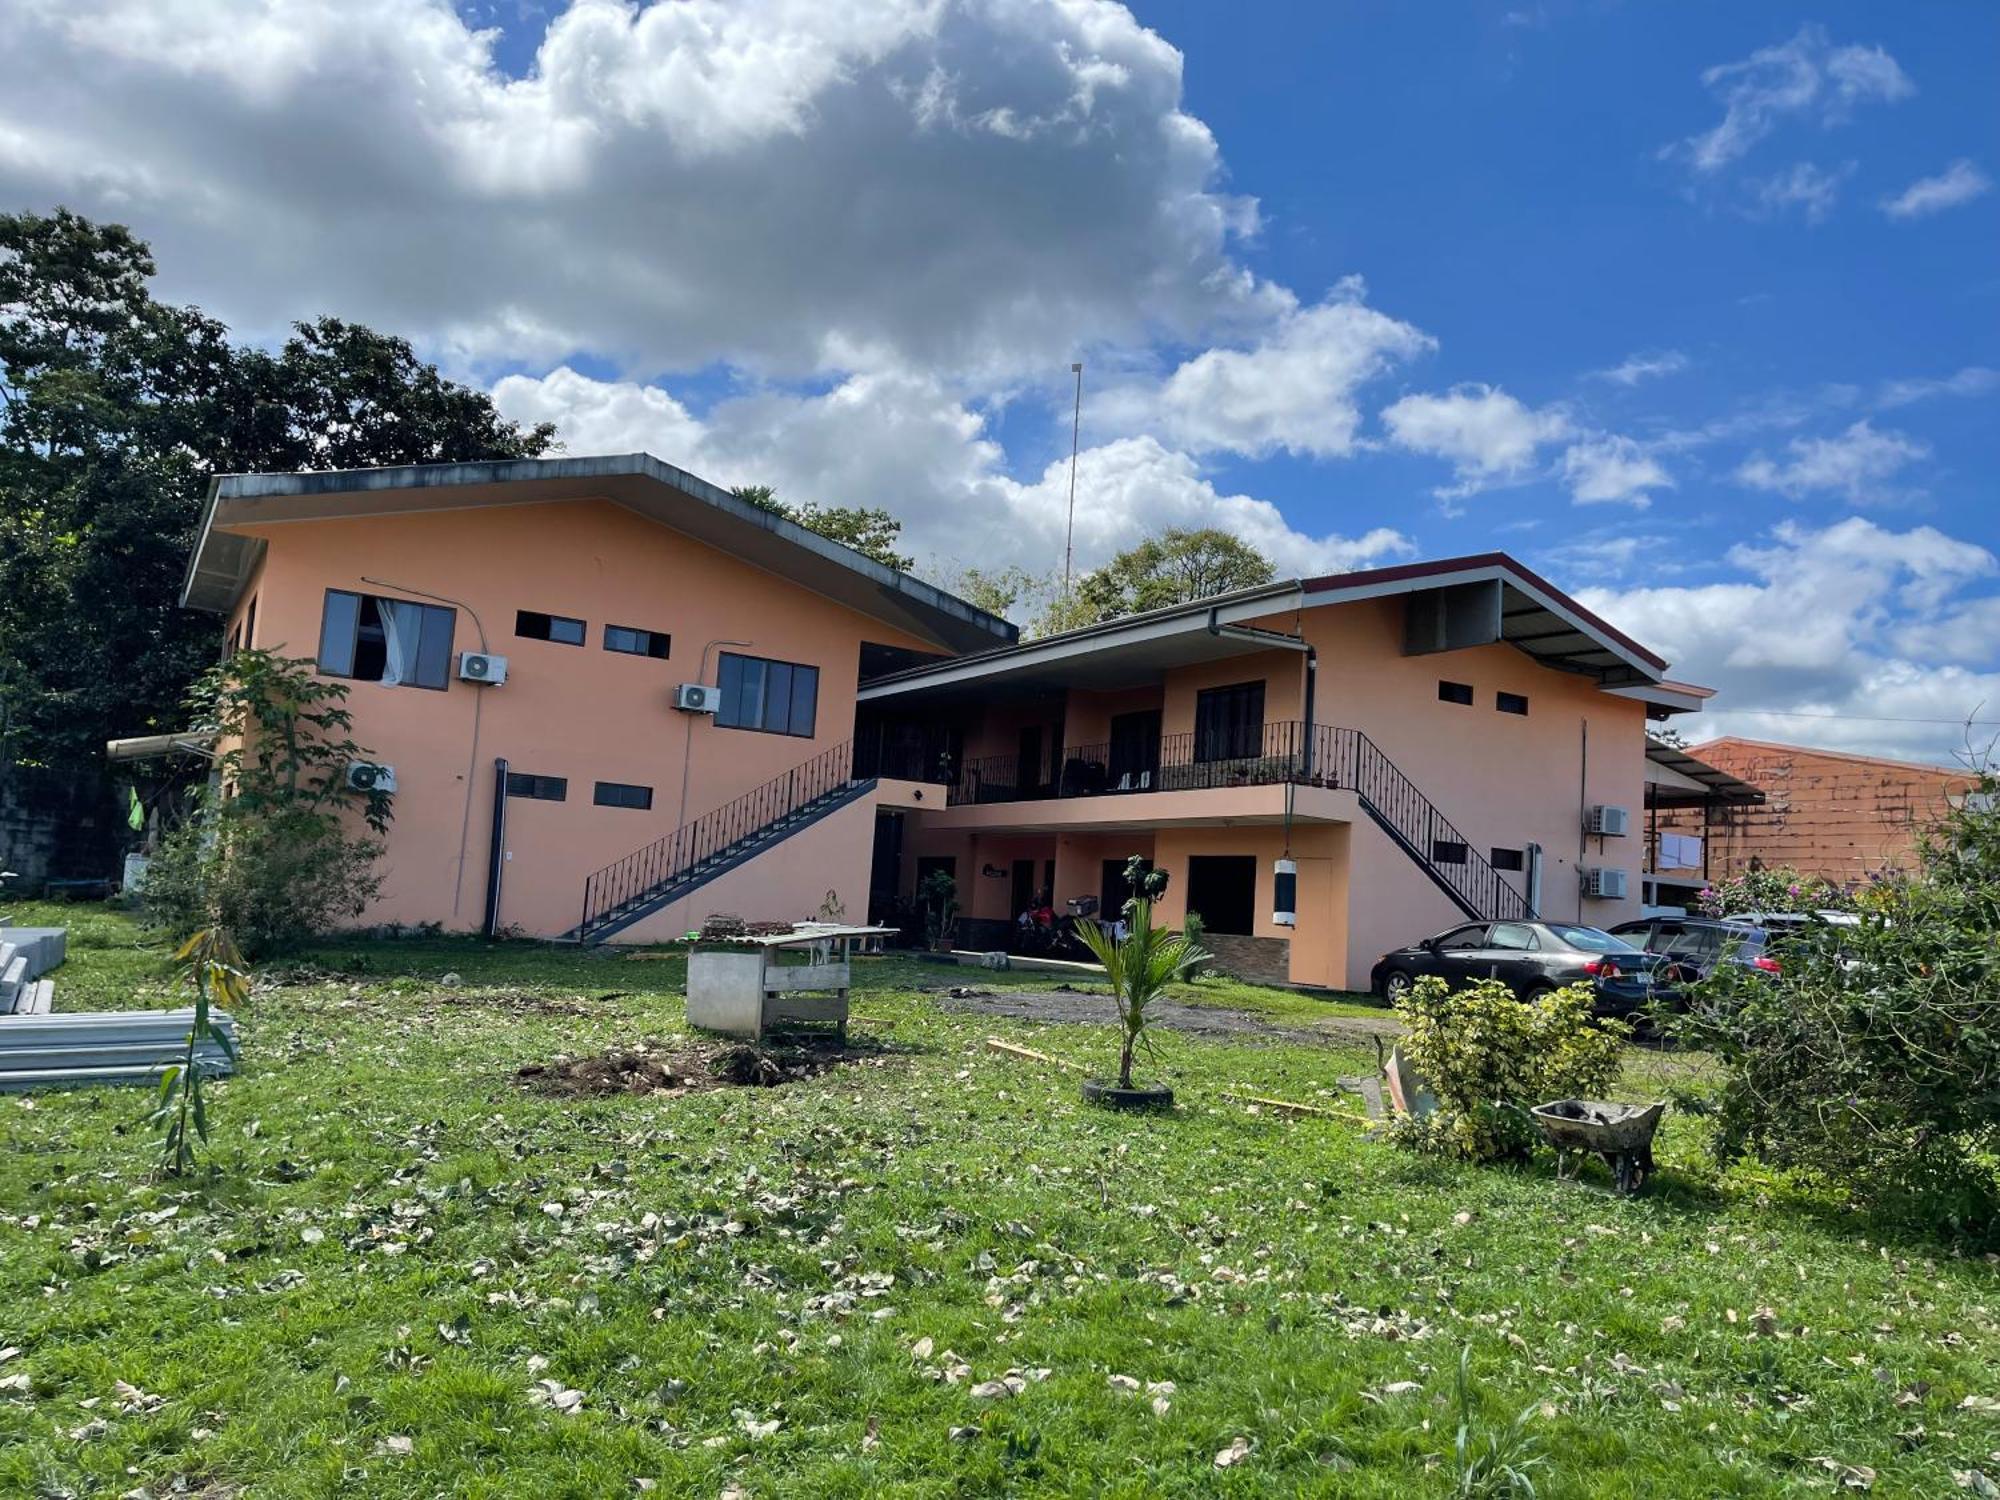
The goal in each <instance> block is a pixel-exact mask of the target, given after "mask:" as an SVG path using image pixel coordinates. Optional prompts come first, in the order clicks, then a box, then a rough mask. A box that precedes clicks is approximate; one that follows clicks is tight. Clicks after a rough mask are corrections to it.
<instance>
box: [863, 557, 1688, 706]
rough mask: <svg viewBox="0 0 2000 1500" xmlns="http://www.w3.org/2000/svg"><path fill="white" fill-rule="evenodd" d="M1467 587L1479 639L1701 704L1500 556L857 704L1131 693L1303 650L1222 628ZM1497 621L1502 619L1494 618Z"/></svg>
mask: <svg viewBox="0 0 2000 1500" xmlns="http://www.w3.org/2000/svg"><path fill="white" fill-rule="evenodd" d="M1468 585H1472V586H1490V588H1488V589H1484V590H1483V591H1482V592H1481V597H1482V598H1483V599H1485V600H1486V601H1487V603H1488V605H1489V606H1490V605H1492V604H1493V603H1494V602H1495V601H1496V593H1495V592H1494V591H1497V605H1498V608H1497V610H1495V611H1494V612H1493V616H1489V629H1488V633H1486V634H1485V635H1484V636H1483V637H1482V643H1484V644H1492V643H1495V642H1499V643H1504V644H1506V645H1509V646H1513V647H1514V648H1515V649H1517V650H1519V651H1522V652H1524V653H1526V654H1527V655H1528V656H1530V657H1533V658H1534V659H1535V660H1536V661H1539V662H1541V663H1542V664H1543V665H1544V666H1548V667H1553V668H1556V669H1557V670H1559V671H1568V672H1576V673H1580V674H1582V675H1585V676H1589V677H1592V678H1595V679H1596V680H1597V682H1598V683H1599V684H1600V685H1602V686H1603V687H1604V688H1605V690H1606V691H1608V692H1623V693H1625V694H1626V695H1627V696H1631V697H1635V698H1642V699H1644V701H1646V703H1647V704H1648V708H1649V711H1657V710H1659V709H1665V710H1667V711H1669V712H1676V711H1678V712H1685V711H1689V710H1691V709H1695V708H1699V707H1700V702H1701V697H1702V696H1703V695H1704V694H1705V692H1706V690H1705V689H1701V688H1690V687H1686V686H1685V685H1681V684H1674V685H1671V686H1670V687H1665V688H1663V687H1662V686H1661V679H1662V678H1664V677H1665V675H1666V671H1667V663H1666V662H1665V660H1663V659H1662V658H1661V657H1658V656H1656V655H1654V654H1653V653H1652V652H1650V651H1648V650H1647V649H1646V648H1645V647H1643V646H1641V645H1639V644H1638V642H1636V641H1634V640H1632V639H1631V637H1629V636H1627V635H1625V634H1623V633H1622V632H1621V631H1619V630H1617V629H1616V628H1614V627H1613V626H1611V625H1609V624H1607V623H1606V622H1605V621H1603V620H1601V619H1599V618H1598V617H1597V616H1596V615H1595V614H1593V613H1591V612H1590V611H1589V610H1587V609H1585V608H1584V607H1583V606H1582V605H1581V604H1579V603H1577V602H1576V601H1575V600H1574V599H1571V598H1570V597H1569V596H1568V595H1567V594H1564V593H1563V592H1562V591H1561V590H1559V589H1557V588H1556V587H1555V586H1554V585H1553V584H1550V583H1548V582H1547V581H1546V580H1544V579H1542V578H1540V577H1539V576H1537V575H1536V574H1534V573H1532V572H1530V571H1529V570H1528V569H1527V568H1525V567H1523V566H1522V565H1521V564H1520V563H1518V562H1516V561H1514V559H1513V558H1511V557H1508V556H1507V555H1506V554H1505V553H1502V552H1484V553H1479V554H1476V555H1474V556H1471V557H1456V558H1446V559H1443V560H1441V561H1438V562H1431V563H1410V564H1407V565H1404V566H1399V567H1392V568H1371V569H1366V570H1364V571H1361V572H1357V573H1335V574H1332V575H1330V576H1328V577H1324V578H1312V579H1303V580H1292V581H1286V582H1279V583H1269V584H1263V585H1260V586H1259V587H1256V588H1250V589H1239V590H1237V591H1236V592H1234V593H1229V594H1218V595H1216V596H1215V597H1213V598H1209V599H1199V600H1195V601H1193V602H1192V603H1188V604H1177V605H1173V606H1171V607H1169V608H1166V609H1157V610H1152V611H1149V612H1147V613H1145V614H1138V615H1126V616H1123V617H1121V618H1119V619H1116V620H1108V621H1105V622H1104V623H1102V624H1099V625H1091V626H1086V627H1085V628H1083V629H1081V630H1070V631H1065V632H1063V633H1062V634H1060V635H1051V636H1044V637H1043V638H1042V639H1040V640H1035V641H1026V642H1023V643H1021V644H1018V645H1014V646H1008V647H1003V648H1001V649H998V650H993V651H988V652H985V653H983V654H981V655H978V656H968V657H961V658H959V659H957V660H955V661H949V662H940V663H938V664H936V665H934V666H922V667H913V668H911V669H910V670H908V671H905V672H897V673H894V674H892V675H890V676H887V677H881V678H877V679H876V680H875V681H873V682H871V683H869V684H868V685H867V686H866V687H864V688H863V689H862V690H861V694H860V697H861V700H862V701H863V702H870V701H882V700H887V699H892V698H900V697H907V696H912V695H921V696H923V697H924V698H925V699H926V700H927V701H939V700H944V699H950V698H952V697H973V696H985V695H986V694H988V693H989V692H994V691H1000V692H1030V691H1042V690H1053V689H1056V688H1065V687H1076V688H1086V689H1088V688H1110V687H1123V686H1132V685H1136V684H1139V683H1143V682H1147V681H1150V680H1156V679H1157V678H1158V677H1159V676H1161V675H1162V674H1163V673H1164V672H1165V671H1166V670H1167V669H1168V668H1170V667H1177V666H1187V665H1191V664H1193V663H1197V662H1204V661H1213V660H1217V659H1219V658H1222V657H1229V656H1241V655H1245V654H1247V653H1250V652H1254V651H1262V650H1269V649H1270V648H1271V647H1273V646H1277V645H1287V644H1289V645H1292V646H1294V647H1296V645H1297V642H1296V641H1291V642H1286V641H1283V640H1281V639H1279V638H1278V637H1276V636H1272V637H1270V638H1267V639H1265V640H1263V641H1258V640H1255V639H1248V638H1244V637H1242V636H1239V635H1233V634H1230V633H1229V632H1228V631H1227V630H1226V629H1222V628H1221V627H1229V626H1243V625H1245V624H1247V623H1248V622H1250V621H1252V620H1257V619H1262V618H1265V617H1268V616H1271V615H1276V614H1285V613H1289V612H1292V611H1295V610H1299V609H1314V608H1318V607H1319V606H1321V605H1329V604H1347V603H1354V602H1357V601H1360V600H1365V599H1376V598H1383V597H1387V596H1390V595H1395V594H1421V593H1430V592H1434V591H1442V590H1461V589H1464V588H1465V587H1466V586H1468ZM1495 617H1497V623H1491V621H1492V620H1493V619H1494V618H1495Z"/></svg>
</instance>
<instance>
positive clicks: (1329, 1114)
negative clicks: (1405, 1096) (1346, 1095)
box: [1222, 1090, 1368, 1125]
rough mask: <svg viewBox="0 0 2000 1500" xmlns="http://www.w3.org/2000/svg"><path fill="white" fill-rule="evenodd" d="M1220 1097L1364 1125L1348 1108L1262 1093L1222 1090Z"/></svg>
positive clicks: (1365, 1122) (1361, 1119) (1363, 1121)
mask: <svg viewBox="0 0 2000 1500" xmlns="http://www.w3.org/2000/svg"><path fill="white" fill-rule="evenodd" d="M1222 1097H1223V1098H1224V1099H1227V1100H1228V1101H1229V1102H1230V1103H1231V1104H1256V1105H1261V1106H1262V1107H1263V1108H1265V1109H1275V1110H1277V1111H1279V1112H1280V1113H1282V1114H1288V1115H1314V1116H1318V1117H1322V1118H1325V1119H1329V1120H1346V1121H1348V1122H1349V1123H1350V1124H1354V1125H1366V1124H1367V1123H1368V1122H1367V1120H1365V1119H1364V1118H1362V1116H1360V1115H1357V1114H1355V1113H1354V1111H1353V1110H1350V1109H1329V1108H1327V1107H1326V1106H1325V1105H1322V1104H1294V1103H1293V1102H1292V1101H1291V1100H1289V1099H1266V1098H1265V1097H1264V1096H1263V1095H1262V1094H1236V1093H1230V1092H1228V1091H1226V1090H1225V1091H1224V1093H1223V1095H1222Z"/></svg>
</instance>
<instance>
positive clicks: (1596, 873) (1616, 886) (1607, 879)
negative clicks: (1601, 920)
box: [1583, 865, 1625, 901]
mask: <svg viewBox="0 0 2000 1500" xmlns="http://www.w3.org/2000/svg"><path fill="white" fill-rule="evenodd" d="M1583 893H1584V895H1586V896H1596V897H1597V898H1599V899H1600V900H1603V901H1623V900H1624V899H1625V872H1624V871H1623V870H1611V869H1606V868H1605V867H1603V866H1601V865H1593V866H1591V867H1590V868H1589V869H1586V870H1585V871H1584V872H1583Z"/></svg>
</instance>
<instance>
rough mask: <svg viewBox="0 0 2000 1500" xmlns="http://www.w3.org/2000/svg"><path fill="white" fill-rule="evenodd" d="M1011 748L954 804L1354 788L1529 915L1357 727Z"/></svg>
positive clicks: (1460, 885) (1425, 851)
mask: <svg viewBox="0 0 2000 1500" xmlns="http://www.w3.org/2000/svg"><path fill="white" fill-rule="evenodd" d="M1023 773H1024V767H1023V766H1022V764H1021V763H1020V761H1019V760H1018V758H1017V757H1015V756H1011V755H992V756H985V757H982V758H980V759H978V760H971V761H967V762H966V763H965V764H964V765H963V766H962V767H961V768H960V769H959V773H958V776H957V778H956V779H955V780H954V781H952V783H951V786H950V790H949V792H948V793H947V794H946V803H947V805H949V806H953V807H960V806H965V805H967V804H973V803H986V802H1025V801H1035V800H1041V799H1046V798H1052V797H1053V798H1069V797H1104V796H1120V795H1135V794H1141V793H1151V792H1181V791H1198V790H1207V789H1212V788H1216V787H1232V786H1271V785H1282V784H1284V783H1287V782H1289V783H1292V784H1294V785H1303V786H1320V787H1330V788H1339V789H1345V790H1349V791H1352V792H1354V793H1355V794H1356V795H1357V796H1358V797H1359V798H1360V800H1361V802H1362V804H1363V806H1364V807H1365V808H1366V809H1367V810H1368V812H1369V813H1370V815H1371V816H1372V817H1374V818H1375V820H1376V821H1377V822H1378V823H1379V824H1381V825H1382V826H1383V827H1384V828H1386V829H1387V830H1388V831H1389V832H1391V833H1392V834H1394V835H1395V836H1396V837H1397V838H1399V839H1400V840H1401V841H1402V842H1403V844H1404V845H1405V846H1406V847H1407V849H1408V851H1409V852H1410V854H1411V856H1412V857H1413V858H1415V859H1416V860H1417V861H1418V863H1419V864H1421V865H1422V866H1423V867H1424V869H1425V871H1426V873H1428V874H1429V875H1430V876H1431V878H1432V879H1433V880H1435V881H1437V882H1438V883H1439V884H1440V885H1442V886H1444V887H1445V888H1446V889H1447V890H1448V891H1450V892H1452V893H1453V895H1454V897H1455V898H1456V899H1458V901H1459V904H1460V905H1461V906H1463V907H1466V908H1467V909H1469V910H1472V911H1474V912H1476V913H1477V914H1478V915H1479V916H1482V917H1488V918H1493V919H1496V920H1497V919H1505V918H1519V917H1524V916H1527V915H1529V913H1528V909H1527V908H1528V902H1527V898H1526V897H1525V896H1524V895H1523V894H1522V893H1521V892H1520V891H1518V890H1516V889H1515V888H1514V887H1513V885H1511V884H1510V883H1509V882H1508V881H1507V879H1506V877H1505V876H1503V875H1502V874H1501V872H1500V871H1498V870H1496V869H1495V868H1494V867H1493V865H1492V863H1491V862H1490V861H1489V860H1487V858H1486V857H1485V856H1484V855H1482V854H1481V853H1480V852H1479V850H1478V849H1477V848H1476V847H1474V846H1473V843H1472V841H1471V840H1470V839H1468V838H1467V837H1466V836H1465V835H1464V834H1462V833H1460V832H1459V831H1458V829H1457V828H1456V827H1455V826H1454V825H1453V824H1452V822H1451V820H1450V819H1449V818H1447V817H1445V815H1444V814H1443V813H1442V812H1441V811H1439V809H1438V807H1437V804H1436V803H1434V802H1432V801H1431V800H1430V798H1428V797H1426V796H1425V795H1424V793H1423V792H1422V790H1421V789H1420V788H1419V787H1418V786H1417V784H1416V783H1415V782H1413V781H1411V780H1410V778H1409V777H1408V776H1406V775H1404V774H1403V771H1402V769H1401V768H1400V767H1399V766H1397V765H1396V763H1395V762H1394V761H1392V760H1391V759H1390V758H1389V757H1388V756H1387V755H1385V754H1384V753H1383V752H1382V750H1381V748H1380V747H1379V746H1377V745H1376V744H1375V742H1374V741H1373V740H1371V739H1369V738H1368V736H1367V735H1366V734H1364V733H1362V732H1361V731H1360V730H1358V729H1341V728H1338V727H1336V726H1334V725H1331V724H1314V725H1311V726H1308V725H1305V724H1302V723H1299V722H1297V721H1288V722H1280V723H1276V724H1265V725H1263V726H1262V727H1261V728H1246V727H1243V726H1235V725H1228V726H1221V727H1219V728H1212V729H1207V730H1197V731H1195V732H1193V733H1183V734H1169V735H1162V736H1161V737H1160V738H1159V739H1158V741H1157V742H1149V743H1146V744H1141V745H1133V744H1131V743H1129V742H1125V743H1103V744H1090V745H1070V746H1066V747H1064V749H1063V750H1062V753H1061V754H1060V756H1044V757H1042V759H1041V760H1040V762H1039V763H1031V764H1029V765H1028V766H1027V767H1025V775H1024V774H1023Z"/></svg>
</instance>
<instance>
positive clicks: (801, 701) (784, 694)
mask: <svg viewBox="0 0 2000 1500" xmlns="http://www.w3.org/2000/svg"><path fill="white" fill-rule="evenodd" d="M716 682H717V685H718V686H719V687H720V688H721V690H722V705H721V707H720V708H719V709H717V711H716V715H715V722H716V723H717V724H719V725H721V726H722V727H723V728H724V729H761V730H763V731H764V732H765V733H767V734H793V735H800V736H803V737H806V738H810V737H811V736H812V732H813V720H814V718H815V716H816V714H817V711H818V707H819V668H818V667H807V666H801V665H800V664H798V663H796V662H789V661H768V660H766V659H765V658H764V657H761V656H738V655H736V654H735V653H734V652H730V651H725V652H723V653H722V655H721V656H720V657H719V658H718V659H717V664H716Z"/></svg>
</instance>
